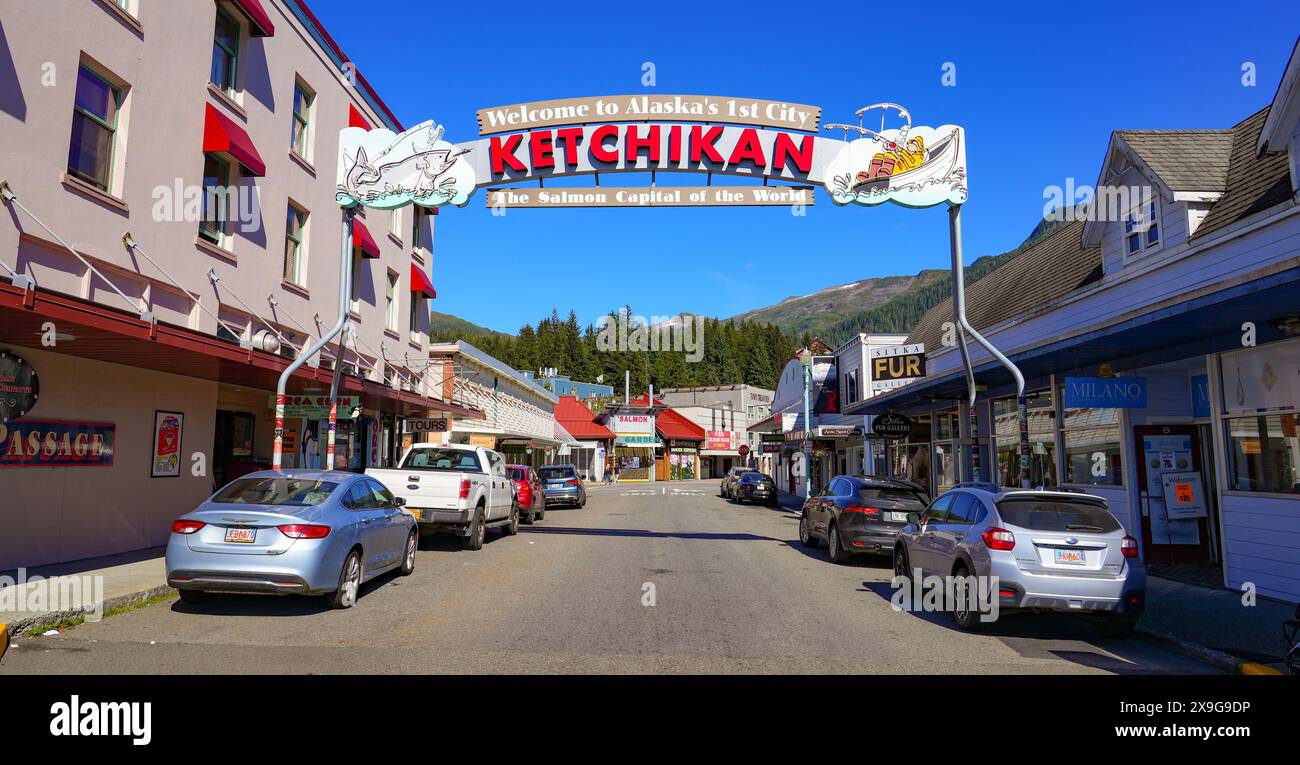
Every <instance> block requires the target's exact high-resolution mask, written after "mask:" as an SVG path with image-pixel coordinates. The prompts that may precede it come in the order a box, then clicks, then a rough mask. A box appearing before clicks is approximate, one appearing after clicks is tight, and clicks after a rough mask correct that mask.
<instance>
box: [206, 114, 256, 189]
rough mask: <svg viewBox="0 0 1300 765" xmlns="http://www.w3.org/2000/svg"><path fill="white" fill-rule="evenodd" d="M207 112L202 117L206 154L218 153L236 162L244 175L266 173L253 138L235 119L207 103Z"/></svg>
mask: <svg viewBox="0 0 1300 765" xmlns="http://www.w3.org/2000/svg"><path fill="white" fill-rule="evenodd" d="M207 107H208V111H207V114H206V115H204V119H203V151H204V153H207V154H220V155H222V156H225V157H228V158H230V159H232V160H234V161H235V162H238V163H239V164H240V165H241V166H242V167H243V168H244V175H251V176H253V177H254V178H261V177H262V176H264V175H266V163H265V162H263V161H262V155H261V154H258V153H257V148H256V147H255V146H253V140H252V139H251V138H249V137H248V133H246V132H244V129H243V128H241V127H240V126H239V125H236V124H235V121H234V120H232V119H230V118H229V117H227V116H226V115H224V114H222V113H221V112H219V111H217V107H215V106H213V105H212V104H208V105H207Z"/></svg>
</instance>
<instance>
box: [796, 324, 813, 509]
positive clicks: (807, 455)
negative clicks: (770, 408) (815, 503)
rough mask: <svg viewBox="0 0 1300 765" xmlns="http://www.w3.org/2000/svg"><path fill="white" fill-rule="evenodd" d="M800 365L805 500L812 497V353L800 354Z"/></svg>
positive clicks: (805, 349)
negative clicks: (801, 367) (801, 365)
mask: <svg viewBox="0 0 1300 765" xmlns="http://www.w3.org/2000/svg"><path fill="white" fill-rule="evenodd" d="M799 363H800V364H803V472H804V477H803V498H804V499H805V500H807V499H809V498H810V497H812V442H810V441H809V440H808V436H809V433H810V432H811V428H812V421H811V419H810V418H811V417H812V414H811V412H810V407H809V406H808V390H809V388H811V387H812V363H813V355H812V351H810V350H808V349H807V348H804V349H803V350H802V351H800V352H799Z"/></svg>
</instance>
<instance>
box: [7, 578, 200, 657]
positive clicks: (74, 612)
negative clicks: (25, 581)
mask: <svg viewBox="0 0 1300 765" xmlns="http://www.w3.org/2000/svg"><path fill="white" fill-rule="evenodd" d="M171 592H175V590H174V589H172V588H171V587H169V586H167V585H165V584H163V585H159V586H157V587H151V588H149V589H147V590H139V591H137V592H131V593H127V594H126V595H118V596H116V597H112V598H107V599H105V600H104V602H103V603H102V604H101V606H100V608H99V610H100V612H101V613H102V612H104V611H107V610H109V609H110V608H117V607H119V606H126V605H130V604H132V603H139V602H140V601H142V600H149V599H150V598H156V597H158V596H159V595H166V594H168V593H171ZM85 613H86V609H84V608H70V609H67V610H64V611H52V612H50V613H47V614H40V615H38V616H32V617H29V618H26V619H19V620H18V621H14V622H9V623H8V624H4V623H0V635H3V637H0V646H3V647H4V648H8V645H9V640H10V638H12V637H13V636H15V635H21V634H22V633H25V632H30V631H32V630H34V629H39V628H41V627H48V626H50V625H52V624H58V623H59V622H62V621H67V620H69V619H75V618H77V617H78V616H83V615H85ZM3 655H4V650H0V656H3Z"/></svg>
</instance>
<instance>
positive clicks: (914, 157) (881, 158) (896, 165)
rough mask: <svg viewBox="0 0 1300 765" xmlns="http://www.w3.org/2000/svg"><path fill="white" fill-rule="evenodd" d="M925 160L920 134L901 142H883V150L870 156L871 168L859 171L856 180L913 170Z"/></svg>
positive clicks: (883, 176) (922, 139) (869, 179)
mask: <svg viewBox="0 0 1300 765" xmlns="http://www.w3.org/2000/svg"><path fill="white" fill-rule="evenodd" d="M925 160H926V153H925V139H924V138H922V137H921V136H919V135H918V136H916V137H914V138H909V139H907V142H906V143H903V144H899V143H897V142H895V141H890V142H888V143H886V144H885V150H884V151H882V152H878V153H876V154H875V155H873V156H872V157H871V168H870V169H868V170H862V171H860V172H859V173H858V175H857V181H858V183H863V182H866V181H871V180H875V179H876V178H887V177H889V176H891V175H893V174H894V173H895V172H899V173H905V172H907V171H908V170H915V169H916V168H918V167H920V166H921V165H923V164H925Z"/></svg>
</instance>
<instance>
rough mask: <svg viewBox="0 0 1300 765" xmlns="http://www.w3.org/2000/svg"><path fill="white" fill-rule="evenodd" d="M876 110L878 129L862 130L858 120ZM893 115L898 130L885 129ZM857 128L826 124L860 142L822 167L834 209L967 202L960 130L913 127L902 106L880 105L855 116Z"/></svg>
mask: <svg viewBox="0 0 1300 765" xmlns="http://www.w3.org/2000/svg"><path fill="white" fill-rule="evenodd" d="M872 110H880V112H881V116H880V129H879V130H873V129H871V128H868V127H866V126H865V125H863V115H864V114H866V113H867V112H869V111H872ZM888 114H896V118H897V119H899V120H900V121H901V123H902V124H901V125H899V126H898V127H891V128H886V127H885V122H886V116H887V115H888ZM857 117H858V124H856V125H847V124H828V125H825V126H824V127H825V129H827V130H843V131H844V133H845V139H846V140H847V139H848V136H849V134H850V133H857V134H858V135H859V136H860V138H858V139H856V140H853V141H851V142H849V143H848V144H847V145H846V146H845V148H844V149H843V150H842V151H840V152H839V154H838V155H836V156H835V157H834V158H833V159H832V160H831V161H830V162H829V163H828V165H827V176H826V177H827V182H826V188H827V191H829V192H830V193H831V198H832V199H833V200H834V201H835V202H836V203H837V204H847V203H849V202H856V203H858V204H866V205H875V204H879V203H881V202H885V201H893V202H897V203H898V204H902V205H906V206H909V207H927V206H930V205H932V204H939V203H941V202H949V203H951V204H961V203H962V202H964V201H965V200H966V196H967V191H966V161H965V147H964V146H963V145H962V144H963V136H962V131H961V128H959V127H957V126H955V125H944V126H941V127H938V128H930V127H913V125H912V115H911V114H910V113H909V112H908V111H907V110H906V109H904V108H903V107H902V106H899V105H898V104H893V103H879V104H872V105H870V106H865V107H863V108H861V109H859V110H858V111H857Z"/></svg>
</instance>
